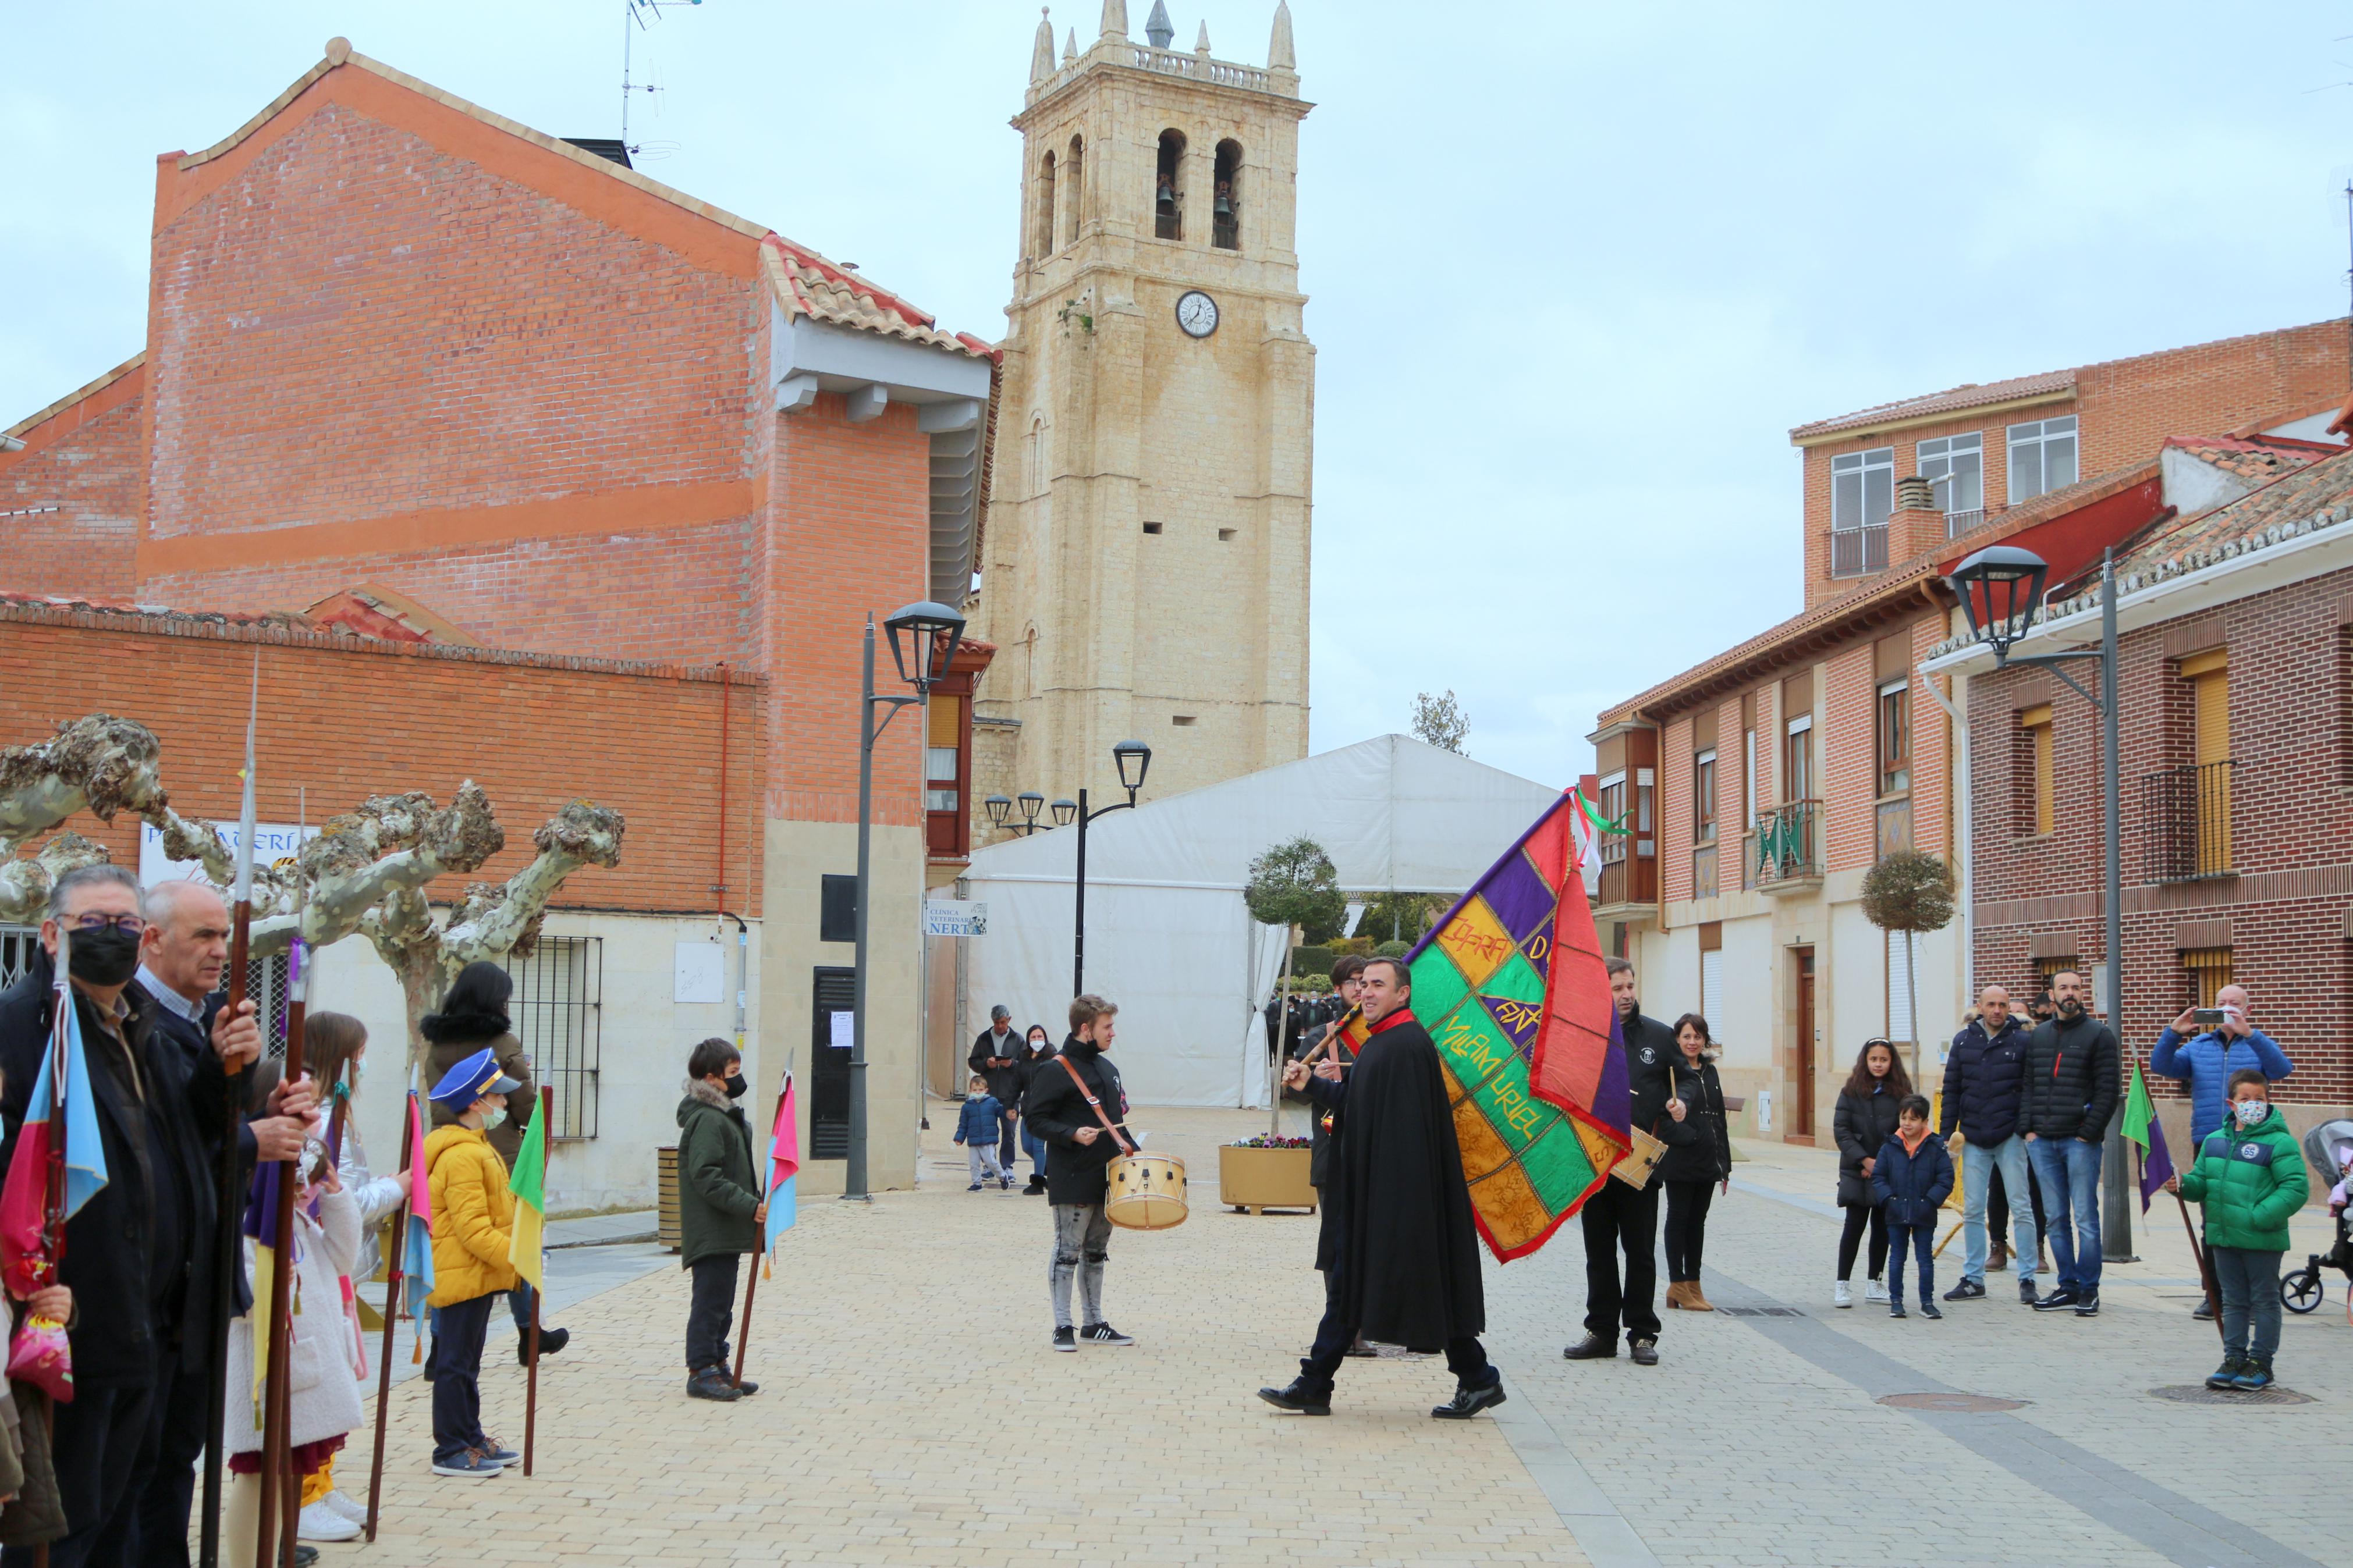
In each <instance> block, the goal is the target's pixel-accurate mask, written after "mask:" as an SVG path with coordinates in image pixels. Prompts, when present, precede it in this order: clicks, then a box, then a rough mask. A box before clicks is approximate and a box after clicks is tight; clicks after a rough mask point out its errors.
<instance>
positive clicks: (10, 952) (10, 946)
mask: <svg viewBox="0 0 2353 1568" xmlns="http://www.w3.org/2000/svg"><path fill="white" fill-rule="evenodd" d="M40 941H41V928H40V927H38V926H0V990H5V989H7V988H8V987H9V986H11V985H14V984H16V982H18V981H19V980H22V979H24V978H25V972H26V970H28V969H30V968H32V967H33V954H34V953H35V952H38V951H39V950H40Z"/></svg>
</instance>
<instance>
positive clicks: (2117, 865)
mask: <svg viewBox="0 0 2353 1568" xmlns="http://www.w3.org/2000/svg"><path fill="white" fill-rule="evenodd" d="M2050 570H2051V568H2050V566H2049V564H2048V563H2045V562H2044V561H2043V559H2042V557H2041V556H2040V555H2037V554H2035V553H2034V552H2032V551H2031V550H2022V549H2020V548H2019V547H2017V546H2015V545H2009V544H1995V545H1989V546H1988V547H1987V548H1986V549H1983V550H1980V551H1978V552H1977V553H1976V554H1974V555H1972V556H1970V557H1969V558H1968V560H1966V561H1964V562H1962V563H1960V564H1959V565H1958V566H1957V567H1955V568H1954V569H1953V575H1952V587H1953V591H1954V593H1955V594H1957V595H1959V597H1960V601H1961V612H1962V614H1963V615H1965V616H1968V622H1969V633H1970V635H1971V636H1972V637H1978V638H1979V639H1981V640H1983V641H1985V642H1987V643H1989V644H1990V645H1991V646H1992V647H1993V662H1994V668H1996V669H2000V668H2003V667H2004V666H2006V665H2010V664H2028V665H2039V666H2041V667H2042V668H2045V669H2048V670H2050V671H2051V673H2052V674H2053V675H2055V676H2057V677H2058V678H2059V679H2062V680H2063V681H2065V682H2066V683H2067V685H2068V686H2069V687H2070V688H2071V689H2073V691H2074V693H2075V694H2076V695H2077V696H2078V697H2081V698H2082V699H2083V700H2084V701H2086V702H2089V703H2090V704H2091V705H2092V707H2093V708H2094V710H2096V711H2097V712H2098V713H2099V715H2100V724H2101V736H2100V772H2101V791H2100V793H2101V797H2102V799H2101V805H2102V811H2103V816H2104V817H2105V822H2104V825H2103V826H2105V839H2106V851H2107V852H2106V861H2107V864H2106V868H2105V869H2106V886H2105V897H2104V898H2103V899H2102V900H2101V902H2102V903H2103V904H2104V905H2105V908H2106V911H2107V921H2106V936H2107V949H2108V974H2107V985H2106V986H2105V992H2106V994H2105V996H2104V997H2103V998H2102V1001H2103V1002H2104V1003H2105V1005H2106V1010H2107V1015H2108V1027H2109V1028H2110V1029H2112V1030H2114V1031H2115V1032H2116V1039H2117V1041H2118V1043H2119V1051H2118V1054H2119V1056H2120V1057H2121V1055H2122V1050H2121V1044H2122V1041H2123V1039H2124V994H2125V990H2124V986H2125V981H2124V975H2125V943H2124V918H2125V917H2124V849H2123V846H2124V832H2123V826H2122V823H2121V821H2120V813H2121V809H2122V805H2121V803H2122V799H2123V794H2122V785H2121V784H2119V783H2118V782H2117V771H2118V768H2119V766H2120V763H2119V759H2118V757H2117V746H2116V707H2117V703H2116V552H2115V551H2114V550H2106V551H2103V552H2101V556H2100V647H2099V651H2097V652H2096V653H2094V652H2091V651H2089V650H2079V651H2076V652H2072V653H2045V654H2021V655H2020V656H2019V657H2017V658H2011V657H2010V647H2011V645H2012V644H2014V643H2016V642H2018V641H2019V640H2021V638H2023V637H2025V636H2026V634H2027V631H2028V629H2029V628H2031V626H2033V624H2034V616H2035V614H2036V612H2037V611H2038V610H2040V609H2041V608H2042V584H2043V579H2044V578H2045V577H2046V576H2047V575H2048V574H2049V573H2050ZM2086 658H2088V659H2094V660H2096V661H2097V662H2098V664H2099V667H2100V694H2099V695H2098V696H2097V697H2094V696H2093V695H2092V694H2091V693H2090V692H2088V691H2086V690H2084V688H2083V687H2082V686H2081V685H2079V684H2077V682H2076V680H2075V679H2074V677H2073V676H2071V675H2069V674H2068V673H2067V669H2066V666H2067V665H2068V664H2069V663H2070V662H2072V661H2074V660H2077V659H2086ZM2123 1100H2124V1097H2123V1096H2122V1095H2118V1096H2117V1104H2116V1114H2114V1115H2113V1116H2111V1117H2110V1118H2109V1119H2108V1129H2107V1136H2106V1138H2105V1154H2104V1156H2103V1158H2102V1161H2101V1172H2100V1210H2101V1216H2100V1256H2101V1258H2102V1259H2103V1261H2105V1262H2109V1263H2129V1262H2131V1261H2133V1249H2132V1205H2131V1203H2130V1201H2129V1199H2128V1197H2127V1195H2126V1194H2127V1193H2128V1192H2129V1190H2130V1187H2131V1182H2130V1181H2129V1179H2128V1178H2127V1177H2126V1174H2125V1142H2124V1133H2123V1126H2124V1103H2123ZM2058 1201H2060V1202H2062V1203H2063V1202H2065V1201H2066V1199H2065V1197H2064V1196H2063V1195H2062V1196H2061V1197H2060V1199H2059V1200H2058Z"/></svg>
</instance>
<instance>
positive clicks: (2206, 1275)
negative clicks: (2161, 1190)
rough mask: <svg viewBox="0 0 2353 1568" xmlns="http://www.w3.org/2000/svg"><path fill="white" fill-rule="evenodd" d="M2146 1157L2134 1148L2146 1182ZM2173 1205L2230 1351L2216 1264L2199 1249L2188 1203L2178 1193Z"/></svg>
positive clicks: (2178, 1176) (2219, 1333) (2136, 1171)
mask: <svg viewBox="0 0 2353 1568" xmlns="http://www.w3.org/2000/svg"><path fill="white" fill-rule="evenodd" d="M2146 1159H2147V1154H2146V1153H2145V1152H2144V1151H2143V1150H2142V1149H2141V1147H2140V1145H2138V1144H2135V1145H2134V1146H2133V1172H2134V1174H2135V1175H2136V1176H2138V1177H2140V1178H2141V1179H2142V1180H2144V1181H2145V1180H2147V1167H2146V1166H2145V1165H2144V1164H2143V1162H2144V1161H2145V1160H2146ZM2173 1179H2174V1180H2175V1181H2177V1182H2178V1181H2179V1180H2180V1179H2181V1173H2180V1172H2179V1171H2176V1172H2175V1173H2173ZM2136 1185H2137V1183H2136ZM2173 1201H2174V1203H2175V1205H2178V1206H2179V1208H2180V1210H2181V1228H2182V1230H2183V1231H2185V1232H2186V1233H2188V1235H2189V1256H2190V1257H2192V1258H2196V1259H2197V1260H2198V1285H2199V1288H2200V1289H2202V1290H2204V1291H2205V1292H2206V1310H2207V1311H2208V1312H2209V1313H2210V1314H2211V1316H2212V1317H2213V1319H2214V1332H2215V1334H2216V1335H2217V1336H2218V1337H2219V1338H2221V1342H2222V1348H2223V1349H2224V1350H2228V1349H2230V1348H2231V1337H2230V1334H2229V1331H2226V1330H2225V1329H2224V1328H2223V1327H2222V1291H2221V1286H2220V1284H2219V1283H2218V1282H2217V1281H2216V1280H2215V1278H2214V1261H2213V1259H2211V1258H2208V1257H2207V1256H2206V1249H2205V1247H2201V1246H2200V1245H2199V1242H2198V1227H2197V1226H2194V1225H2192V1224H2190V1223H2189V1199H2188V1198H2185V1197H2183V1196H2182V1195H2181V1194H2179V1193H2176V1194H2173Z"/></svg>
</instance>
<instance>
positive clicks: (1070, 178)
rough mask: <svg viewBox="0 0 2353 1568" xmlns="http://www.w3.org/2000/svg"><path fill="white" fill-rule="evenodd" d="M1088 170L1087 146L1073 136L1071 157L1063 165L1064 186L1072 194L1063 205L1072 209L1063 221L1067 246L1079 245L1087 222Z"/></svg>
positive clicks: (1064, 238)
mask: <svg viewBox="0 0 2353 1568" xmlns="http://www.w3.org/2000/svg"><path fill="white" fill-rule="evenodd" d="M1086 169H1087V145H1086V143H1085V142H1083V141H1082V140H1081V139H1080V138H1078V137H1076V136H1073V137H1071V153H1070V157H1069V158H1068V159H1066V160H1065V161H1064V163H1063V165H1062V184H1065V185H1067V186H1068V187H1069V188H1070V193H1071V194H1070V197H1069V199H1068V200H1067V201H1065V202H1064V203H1063V204H1062V205H1064V206H1065V207H1067V208H1069V209H1070V213H1069V216H1067V217H1065V218H1064V219H1063V220H1062V227H1063V230H1064V237H1063V241H1062V243H1064V244H1065V245H1076V244H1078V243H1079V225H1081V224H1082V223H1084V222H1085V221H1086V214H1085V212H1084V211H1083V210H1082V209H1083V208H1084V207H1085V205H1086V201H1087V182H1086Z"/></svg>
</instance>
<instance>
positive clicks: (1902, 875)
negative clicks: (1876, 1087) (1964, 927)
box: [1862, 849, 1953, 1083]
mask: <svg viewBox="0 0 2353 1568" xmlns="http://www.w3.org/2000/svg"><path fill="white" fill-rule="evenodd" d="M1862 913H1863V918H1864V919H1866V920H1868V921H1871V923H1872V924H1873V925H1875V926H1877V927H1878V928H1879V929H1880V930H1881V931H1902V932H1903V933H1904V1006H1905V1016H1907V1017H1909V1018H1910V1019H1911V1020H1912V1078H1913V1081H1914V1082H1915V1083H1916V1082H1919V1081H1921V1079H1920V1073H1921V1067H1922V1063H1923V1060H1924V1058H1923V1054H1922V1051H1921V1045H1920V988H1919V985H1918V984H1917V983H1916V982H1915V980H1914V978H1913V972H1914V970H1915V969H1916V968H1918V967H1919V966H1918V964H1917V963H1915V962H1914V959H1915V954H1914V952H1913V951H1912V945H1913V938H1914V937H1915V936H1916V935H1918V934H1919V933H1920V932H1922V931H1942V930H1944V929H1945V928H1946V927H1947V925H1950V924H1951V923H1952V920H1953V868H1952V867H1950V866H1949V865H1947V864H1946V862H1945V861H1944V859H1943V858H1941V857H1939V856H1936V855H1931V854H1929V853H1928V852H1927V851H1926V850H1923V849H1897V850H1894V851H1893V852H1892V853H1890V854H1887V855H1884V856H1882V857H1881V858H1880V860H1879V863H1878V864H1877V865H1875V866H1873V868H1871V869H1870V870H1868V871H1866V872H1864V873H1863V878H1862Z"/></svg>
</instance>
